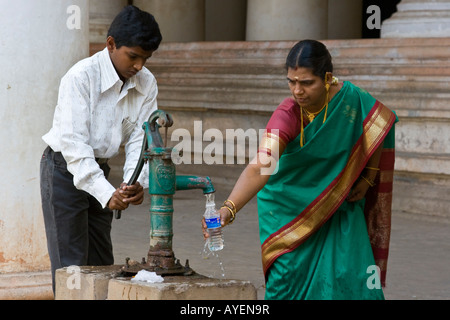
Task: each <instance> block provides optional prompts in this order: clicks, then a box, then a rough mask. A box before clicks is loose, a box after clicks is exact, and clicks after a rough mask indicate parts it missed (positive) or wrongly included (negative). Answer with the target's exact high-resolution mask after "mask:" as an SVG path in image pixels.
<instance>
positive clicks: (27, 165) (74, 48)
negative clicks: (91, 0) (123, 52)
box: [0, 0, 89, 300]
mask: <svg viewBox="0 0 450 320" xmlns="http://www.w3.org/2000/svg"><path fill="white" fill-rule="evenodd" d="M88 14H89V12H88V0H58V1H54V0H39V1H36V0H35V1H29V0H16V1H8V0H0V70H2V72H1V73H0V86H1V87H0V101H1V107H0V139H1V153H2V156H1V158H0V177H1V178H2V181H3V188H2V189H3V190H2V196H3V201H2V205H1V207H0V243H1V246H0V300H4V299H40V298H52V292H51V276H50V272H49V268H50V264H49V259H48V253H47V246H46V237H45V230H44V223H43V218H42V209H41V198H40V188H39V180H40V179H39V162H40V158H41V155H42V152H43V150H44V148H45V144H44V142H43V141H42V139H41V136H42V135H43V134H45V133H46V132H47V131H48V130H49V128H50V126H51V123H52V118H53V113H54V109H55V105H56V101H57V93H58V86H59V82H60V78H61V77H62V76H63V74H64V73H65V72H66V71H67V70H68V69H69V67H71V66H72V64H73V63H74V62H76V61H77V60H79V59H81V58H84V57H87V56H88V49H89V48H88V45H89V44H88V34H89V27H88Z"/></svg>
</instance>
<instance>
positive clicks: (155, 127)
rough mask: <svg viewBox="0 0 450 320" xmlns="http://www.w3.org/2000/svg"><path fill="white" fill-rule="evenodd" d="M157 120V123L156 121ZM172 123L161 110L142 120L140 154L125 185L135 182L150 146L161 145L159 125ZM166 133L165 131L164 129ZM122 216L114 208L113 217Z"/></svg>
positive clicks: (169, 125) (167, 125) (164, 125)
mask: <svg viewBox="0 0 450 320" xmlns="http://www.w3.org/2000/svg"><path fill="white" fill-rule="evenodd" d="M158 122H159V123H158ZM172 125H173V119H172V116H171V115H170V114H168V113H165V112H164V111H163V110H156V111H154V112H153V113H152V114H151V115H150V117H149V118H148V121H147V122H144V124H143V125H142V129H143V130H144V131H145V134H144V140H143V141H142V148H141V154H140V156H139V160H138V163H137V165H136V168H135V169H134V172H133V175H132V176H131V178H130V180H129V181H128V183H127V185H128V186H131V185H133V184H135V183H136V181H137V179H138V178H139V175H140V174H141V171H142V168H143V167H144V163H145V153H146V152H147V151H148V150H150V149H151V148H156V147H159V148H161V147H162V146H163V142H162V138H161V134H160V133H159V128H160V127H166V128H168V127H171V126H172ZM166 133H167V131H166ZM121 216H122V210H114V217H115V218H116V219H120V217H121Z"/></svg>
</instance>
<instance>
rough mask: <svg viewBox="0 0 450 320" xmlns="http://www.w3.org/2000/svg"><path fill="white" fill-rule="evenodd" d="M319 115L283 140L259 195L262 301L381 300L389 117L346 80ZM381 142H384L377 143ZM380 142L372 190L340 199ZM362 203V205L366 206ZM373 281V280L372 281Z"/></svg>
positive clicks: (390, 162)
mask: <svg viewBox="0 0 450 320" xmlns="http://www.w3.org/2000/svg"><path fill="white" fill-rule="evenodd" d="M324 114H325V111H322V112H321V113H320V114H319V115H318V116H317V117H316V118H315V120H314V121H313V122H311V123H310V124H308V125H307V127H306V128H305V129H304V137H305V144H304V146H303V147H300V135H299V136H297V138H296V139H294V140H293V141H291V142H289V143H288V144H287V146H286V149H285V151H284V153H283V154H282V156H281V157H280V159H279V162H278V167H277V169H278V170H277V172H276V173H275V174H273V175H272V176H271V177H270V178H269V181H268V183H267V184H266V185H265V187H264V188H263V189H262V190H261V191H260V192H259V193H258V216H259V226H260V238H261V243H262V260H263V269H264V273H265V277H266V297H265V298H266V299H383V298H384V295H383V292H382V290H381V287H380V286H379V285H377V284H378V283H379V281H378V283H377V281H376V280H375V281H373V274H374V273H376V275H375V276H376V277H378V273H377V272H376V270H375V269H374V268H375V265H378V266H379V268H380V269H381V282H382V283H384V278H385V271H386V262H387V252H388V246H389V234H390V204H391V190H392V175H393V160H394V156H393V155H394V153H393V150H394V149H393V142H394V131H393V128H394V123H395V122H396V121H397V118H396V116H395V114H394V113H393V112H392V111H390V110H389V109H388V108H386V107H385V106H384V105H383V104H381V103H380V102H379V101H377V100H375V99H374V98H373V97H372V96H371V95H370V94H368V93H367V92H366V91H364V90H361V89H360V88H358V87H356V86H354V85H353V84H351V83H350V82H344V85H343V87H342V88H341V90H340V91H339V92H338V93H337V94H336V95H335V96H334V97H333V99H332V100H331V101H330V103H329V105H328V110H327V118H326V121H325V123H323V118H324ZM383 141H384V143H383ZM381 143H383V154H382V159H381V161H380V169H381V171H380V174H379V175H378V176H377V181H376V182H377V185H376V186H375V187H374V188H371V190H370V192H368V194H367V195H366V199H363V200H361V201H358V202H354V203H350V202H347V201H346V200H345V199H346V197H347V196H348V194H349V192H350V190H351V187H352V185H353V184H354V183H355V181H356V180H357V179H358V178H359V176H360V174H361V172H362V171H363V170H364V168H365V165H366V163H367V161H368V160H369V158H370V157H371V155H372V154H373V152H374V151H375V150H376V149H377V148H378V146H380V144H381ZM366 202H367V203H366ZM378 279H379V278H378Z"/></svg>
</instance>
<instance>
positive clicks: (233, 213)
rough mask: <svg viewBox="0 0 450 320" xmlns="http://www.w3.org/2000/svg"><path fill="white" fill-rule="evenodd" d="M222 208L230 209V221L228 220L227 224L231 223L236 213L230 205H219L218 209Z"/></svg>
mask: <svg viewBox="0 0 450 320" xmlns="http://www.w3.org/2000/svg"><path fill="white" fill-rule="evenodd" d="M222 208H227V209H228V211H230V213H231V219H230V221H229V222H228V224H232V223H233V221H234V219H235V218H236V213H235V212H234V211H233V210H232V209H231V208H230V207H227V206H222V207H220V209H222Z"/></svg>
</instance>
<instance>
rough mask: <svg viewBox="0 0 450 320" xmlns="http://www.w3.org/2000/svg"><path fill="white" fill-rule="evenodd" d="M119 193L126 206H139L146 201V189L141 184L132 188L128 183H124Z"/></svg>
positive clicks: (137, 183) (136, 184)
mask: <svg viewBox="0 0 450 320" xmlns="http://www.w3.org/2000/svg"><path fill="white" fill-rule="evenodd" d="M119 189H120V190H119V193H120V194H121V195H122V197H123V198H124V199H123V202H124V203H126V204H130V203H131V204H133V205H138V204H141V203H142V202H143V201H144V188H143V187H142V186H141V184H140V183H139V182H136V183H135V184H133V185H131V186H127V185H126V183H122V184H121V185H120V188H119Z"/></svg>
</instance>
